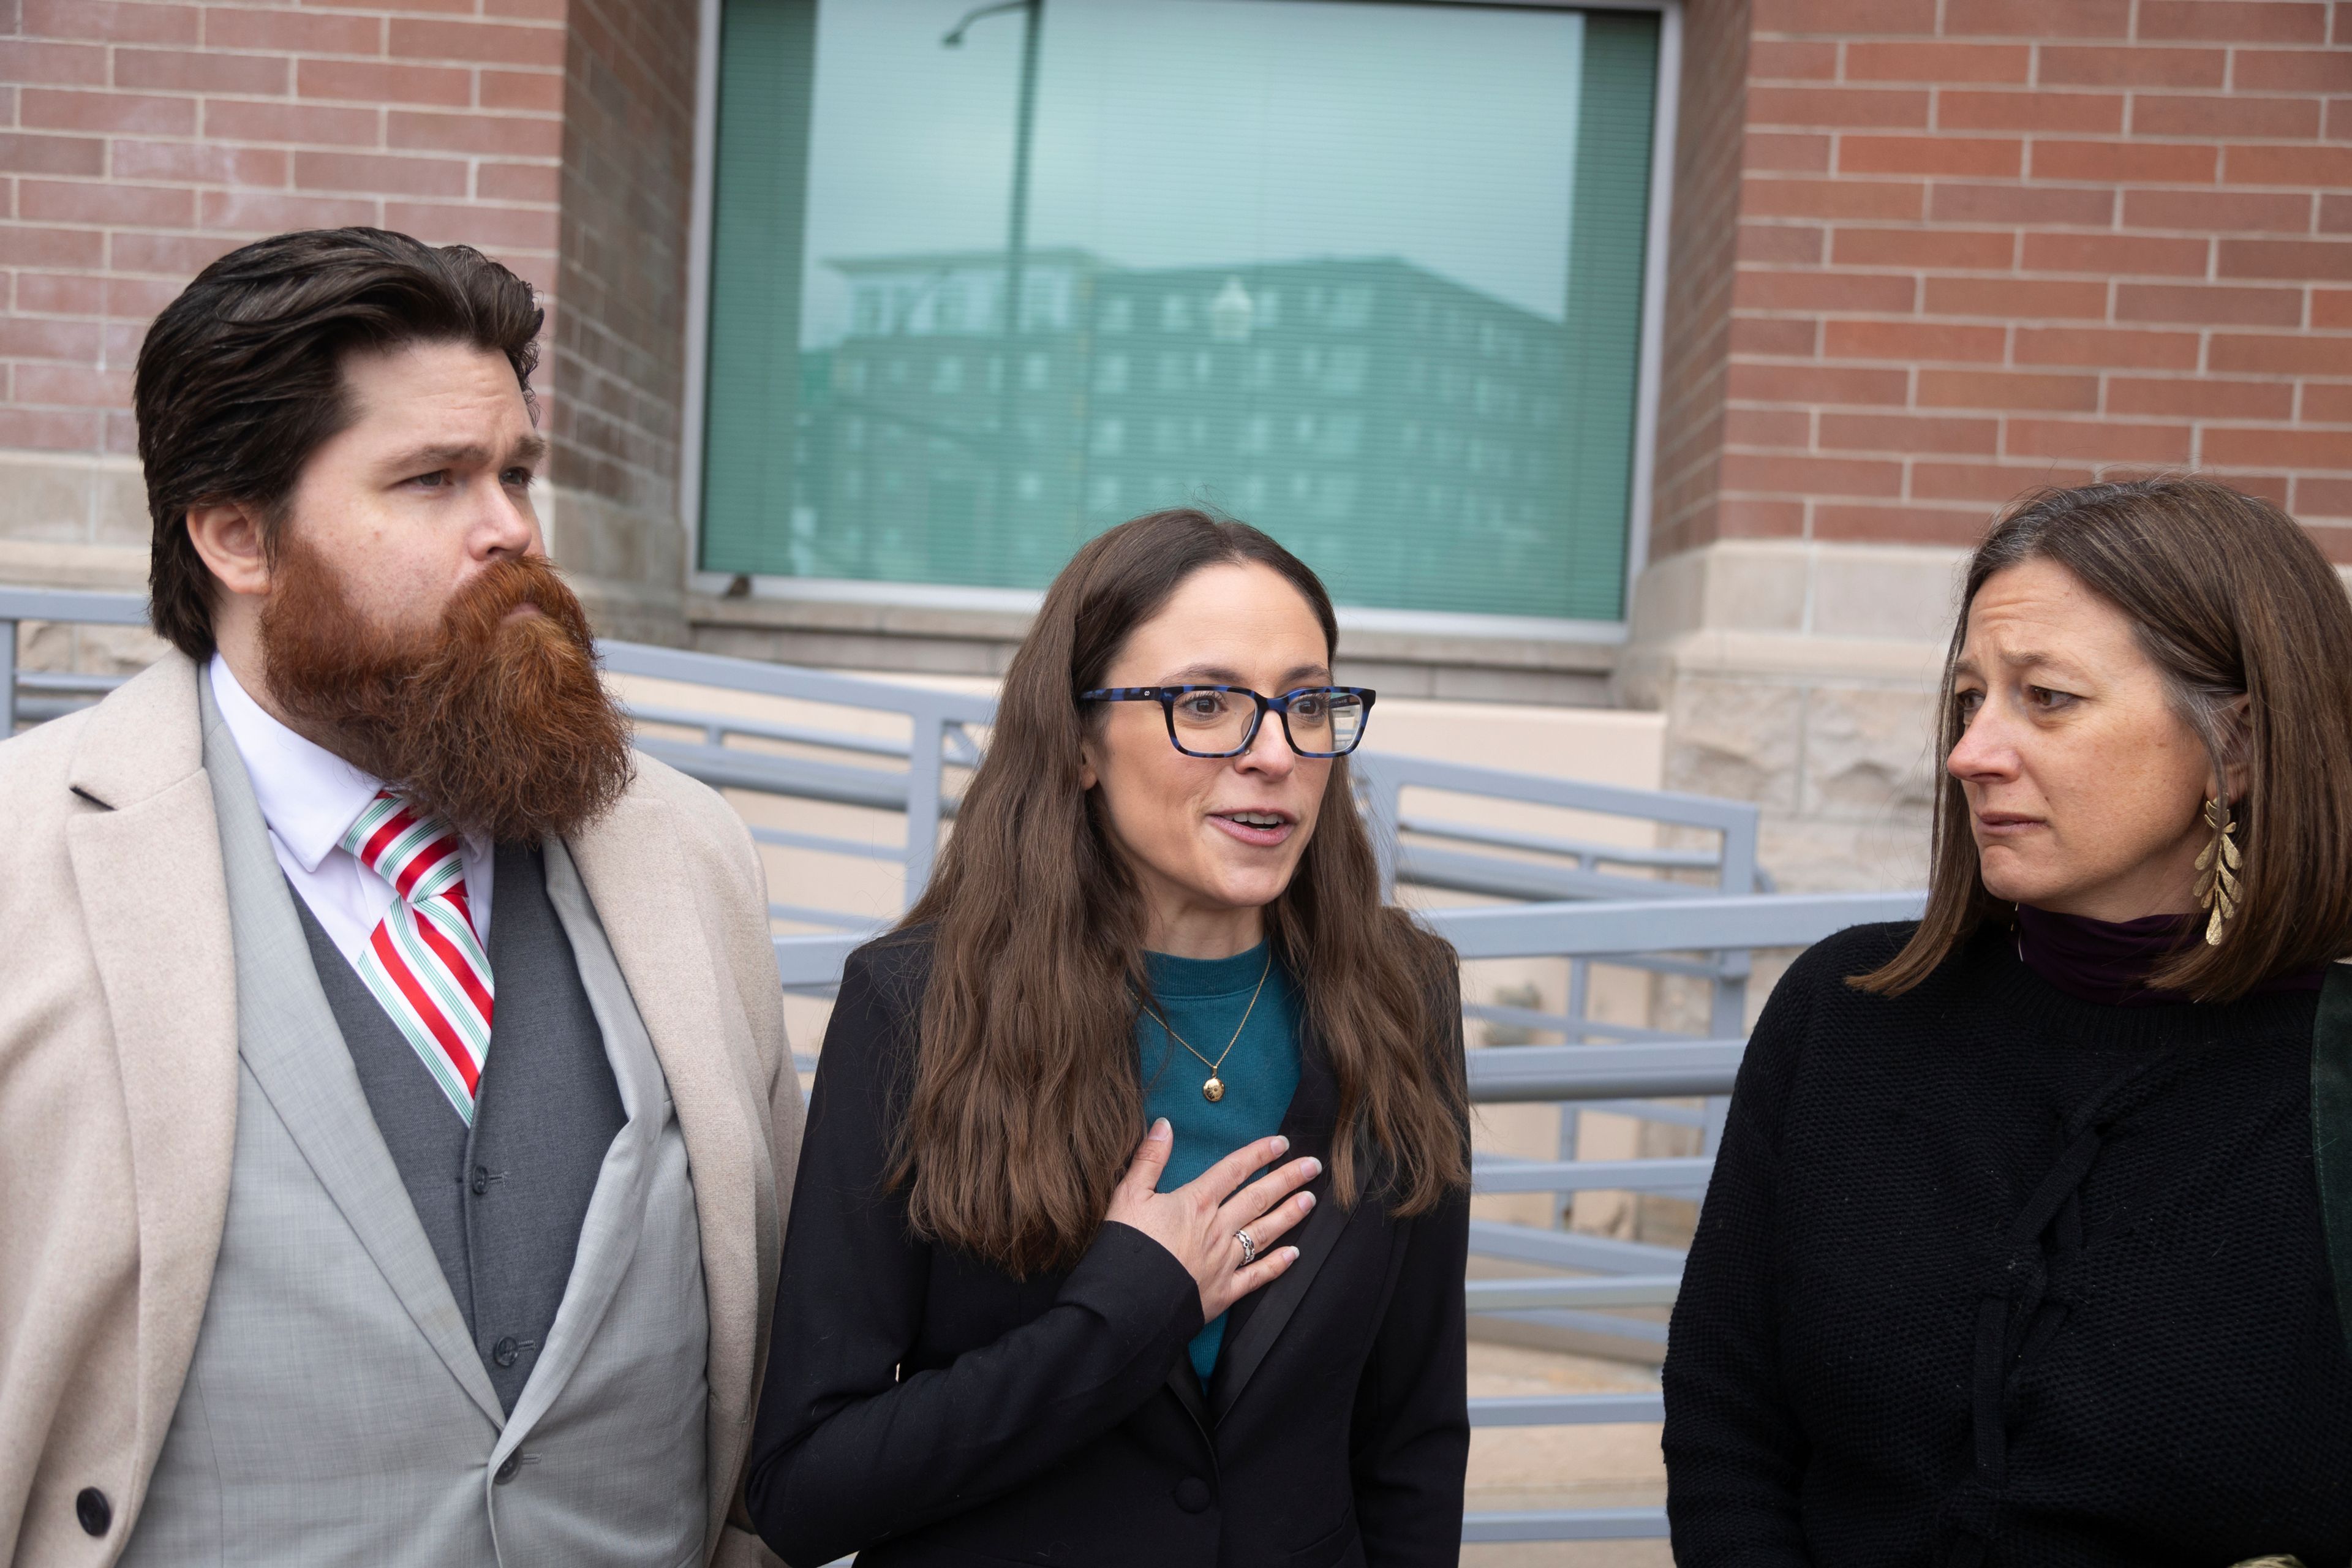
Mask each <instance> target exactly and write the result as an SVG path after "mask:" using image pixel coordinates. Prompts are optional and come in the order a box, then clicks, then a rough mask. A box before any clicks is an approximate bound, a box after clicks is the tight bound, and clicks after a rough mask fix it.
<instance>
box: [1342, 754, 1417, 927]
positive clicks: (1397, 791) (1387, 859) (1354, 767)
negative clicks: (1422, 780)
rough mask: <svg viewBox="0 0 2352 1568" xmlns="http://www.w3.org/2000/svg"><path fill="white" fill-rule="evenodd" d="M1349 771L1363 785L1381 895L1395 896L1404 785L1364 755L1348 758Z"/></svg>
mask: <svg viewBox="0 0 2352 1568" xmlns="http://www.w3.org/2000/svg"><path fill="white" fill-rule="evenodd" d="M1348 771H1349V773H1350V774H1351V775H1352V776H1353V777H1354V779H1355V780H1356V781H1357V782H1358V783H1359V784H1360V785H1361V786H1362V789H1363V802H1364V815H1365V816H1366V817H1368V818H1369V819H1370V820H1368V821H1367V822H1366V823H1365V824H1364V826H1365V829H1366V830H1367V831H1368V832H1370V834H1371V836H1372V856H1373V858H1374V859H1375V860H1376V861H1377V862H1378V863H1379V866H1380V872H1381V898H1382V899H1383V900H1386V899H1392V898H1394V897H1396V872H1397V836H1398V834H1399V833H1400V831H1401V829H1400V828H1399V827H1398V826H1397V824H1398V822H1399V820H1400V819H1401V818H1402V816H1403V813H1404V808H1403V805H1402V799H1403V795H1404V786H1403V785H1402V784H1398V783H1397V782H1396V780H1395V779H1393V778H1392V777H1391V776H1390V775H1389V772H1388V770H1387V769H1386V768H1383V767H1382V766H1381V764H1380V762H1379V759H1377V758H1372V757H1365V756H1361V755H1358V756H1354V757H1350V758H1349V759H1348Z"/></svg>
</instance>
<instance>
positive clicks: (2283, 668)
mask: <svg viewBox="0 0 2352 1568" xmlns="http://www.w3.org/2000/svg"><path fill="white" fill-rule="evenodd" d="M2032 560H2047V561H2053V562H2056V563H2058V564H2060V565H2062V566H2063V567H2065V568H2066V569H2067V570H2068V571H2069V572H2071V573H2072V574H2074V576H2075V577H2076V578H2077V579H2078V580H2079V581H2080V582H2081V583H2082V584H2083V585H2084V587H2086V588H2088V589H2089V590H2090V591H2091V592H2093V593H2095V594H2096V595H2099V596H2100V597H2101V598H2103V599H2105V600H2106V601H2107V602H2108V603H2109V604H2111V605H2115V606H2116V608H2117V609H2119V610H2121V611H2122V612H2123V613H2124V614H2125V616H2127V617H2129V619H2130V620H2131V623H2132V625H2133V627H2134V629H2135V630H2136V632H2137V635H2138V640H2139V645H2140V647H2141V649H2142V651H2144V652H2145V653H2146V654H2147V657H2148V658H2149V659H2150V660H2151V661H2153V662H2154V663H2155V665H2156V667H2157V668H2158V671H2159V672H2160V673H2161V674H2162V676H2163V679H2164V682H2165V686H2166V689H2167V691H2168V695H2169V697H2170V700H2171V701H2172V704H2173V708H2174V710H2175V711H2177V712H2178V713H2179V715H2180V717H2181V718H2182V719H2183V720H2184V721H2186V722H2187V723H2188V724H2189V727H2190V729H2192V730H2193V731H2195V732H2196V733H2197V735H2198V737H2199V738H2200V740H2201V741H2202V742H2204V745H2205V749H2206V752H2207V753H2208V755H2209V756H2210V759H2211V762H2212V766H2213V772H2214V773H2215V775H2216V776H2217V777H2226V776H2228V774H2227V769H2228V768H2229V766H2230V765H2231V764H2232V763H2236V764H2238V765H2240V766H2241V767H2242V769H2243V778H2244V791H2245V793H2244V795H2242V797H2241V798H2240V799H2239V800H2238V801H2237V802H2236V803H2235V804H2234V810H2235V814H2236V817H2237V822H2238V837H2239V840H2240V843H2241V845H2242V848H2243V850H2244V865H2243V867H2242V869H2241V872H2240V876H2239V884H2240V889H2241V893H2242V897H2241V899H2240V900H2239V904H2238V910H2237V913H2236V914H2235V915H2234V916H2233V917H2232V918H2231V920H2230V921H2229V922H2228V925H2227V927H2226V929H2225V931H2224V932H2223V935H2222V938H2221V942H2220V943H2219V944H2218V945H2210V944H2208V943H2206V942H2198V943H2196V944H2194V946H2193V947H2191V948H2189V949H2188V950H2187V951H2185V952H2182V953H2181V954H2180V955H2179V956H2178V957H2176V958H2174V959H2172V960H2171V961H2170V962H2168V963H2166V964H2165V965H2164V966H2163V967H2161V968H2159V969H2158V971H2157V972H2156V973H2155V974H2154V975H2153V976H2151V979H2152V982H2153V983H2154V984H2157V985H2158V986H2161V987H2164V988H2166V989H2168V990H2177V991H2181V992H2184V993H2186V994H2189V995H2190V996H2192V997H2194V998H2196V999H2198V1000H2200V1001H2228V1000H2231V999H2232V998H2235V997H2238V996H2242V995H2243V994H2245V993H2246V992H2247V991H2248V990H2249V989H2251V988H2252V986H2254V985H2256V984H2259V983H2261V982H2262V981H2263V980H2264V979H2267V978H2268V977H2270V976H2271V975H2273V974H2276V973H2281V972H2283V971H2286V970H2291V969H2299V968H2305V967H2309V966H2311V965H2314V964H2318V963H2326V962H2328V961H2330V960H2333V959H2336V958H2340V957H2342V956H2344V955H2345V953H2346V952H2347V951H2352V601H2347V596H2346V591H2345V585H2344V583H2343V582H2342V580H2341V579H2339V578H2338V577H2337V575H2336V570H2335V568H2334V567H2332V566H2330V565H2329V564H2328V563H2327V559H2326V557H2325V556H2324V555H2322V554H2321V553H2320V552H2319V548H2318V546H2317V545H2315V543H2313V542H2312V540H2311V537H2310V535H2308V534H2306V533H2305V531H2303V530H2302V529H2301V528H2300V527H2298V526H2297V525H2296V524H2295V521H2294V519H2293V518H2291V517H2289V516H2287V514H2286V513H2285V512H2284V511H2282V510H2279V508H2277V507H2276V506H2273V505H2272V504H2271V503H2270V502H2269V501H2266V500H2260V499H2258V498H2256V497H2253V496H2249V495H2245V494H2242V493H2241V492H2239V491H2237V490H2234V489H2230V488H2229V487H2228V486H2226V485H2221V484H2217V483H2215V482H2213V481H2212V480H2210V479H2193V478H2185V477H2179V476H2164V477H2158V478H2150V479H2134V480H2130V481H2126V482H2116V483H2107V484H2095V485H2084V486H2082V487H2080V488H2077V489H2050V490H2043V491H2041V492H2039V493H2037V494H2034V495H2031V496H2028V497H2026V498H2025V499H2024V500H2021V501H2020V502H2019V503H2018V504H2017V505H2015V506H2014V507H2012V508H2011V510H2009V511H2008V512H2007V513H2006V514H2005V515H2004V516H2002V517H2001V519H2000V521H1998V522H1996V523H1995V524H1994V525H1993V527H1992V530H1991V531H1990V532H1989V533H1988V534H1987V535H1986V536H1985V539H1984V541H1983V542H1982V543H1980V544H1979V545H1978V546H1977V550H1976V553H1975V554H1974V555H1973V556H1971V557H1970V558H1969V567H1968V574H1967V577H1966V579H1965V583H1964V586H1963V589H1962V593H1961V598H1960V607H1959V617H1958V623H1957V624H1956V625H1955V626H1954V627H1953V629H1952V641H1951V649H1950V652H1949V654H1948V656H1947V658H1946V659H1945V663H1944V679H1943V684H1942V688H1941V691H1940V693H1939V701H1938V709H1937V752H1936V755H1937V761H1938V762H1939V763H1940V761H1941V760H1942V759H1943V758H1945V757H1948V756H1949V755H1950V754H1951V752H1952V748H1953V747H1954V746H1956V745H1958V742H1959V738H1960V731H1961V730H1962V728H1963V725H1962V723H1961V721H1960V717H1959V711H1958V705H1957V703H1956V701H1955V700H1954V693H1953V666H1954V665H1955V664H1956V663H1957V662H1958V658H1959V655H1960V649H1961V647H1962V645H1963V644H1964V643H1965V641H1966V640H1967V636H1968V623H1969V606H1970V605H1973V604H1974V603H1975V601H1976V595H1977V592H1978V590H1979V589H1980V588H1982V587H1983V586H1984V584H1985V581H1986V580H1987V579H1988V578H1990V576H1992V574H1994V573H1996V572H1999V571H2001V570H2002V569H2003V568H2005V567H2010V566H2014V565H2018V564H2020V563H2023V562H2027V561H2032ZM2241 699H2242V701H2241ZM2241 713H2242V717H2241ZM2010 910H2011V905H2009V904H2008V903H2007V902H2005V901H2003V900H1998V899H1996V898H1994V897H1993V896H1992V894H1991V893H1990V892H1989V891H1988V890H1987V889H1986V888H1985V885H1984V882H1983V879H1982V878H1981V877H1980V876H1979V871H1978V860H1977V847H1976V840H1975V836H1974V835H1973V833H1972V832H1971V831H1970V828H1969V806H1968V800H1967V797H1966V795H1964V793H1963V792H1962V789H1961V786H1960V784H1959V782H1958V780H1957V779H1954V778H1952V777H1951V776H1950V775H1949V774H1948V773H1947V774H1946V775H1945V777H1944V779H1943V781H1942V784H1941V786H1940V787H1939V788H1938V790H1937V795H1936V809H1935V826H1934V830H1933V841H1932V847H1931V850H1930V869H1929V873H1928V889H1927V914H1926V916H1925V918H1924V919H1923V920H1922V921H1920V923H1919V928H1918V931H1916V933H1915V934H1914V935H1913V936H1912V938H1911V940H1910V942H1908V943H1907V944H1906V945H1905V947H1904V948H1903V950H1902V951H1901V952H1898V953H1896V954H1895V957H1894V958H1893V959H1891V960H1890V961H1888V962H1887V963H1885V964H1883V965H1881V966H1880V967H1879V968H1877V969H1874V970H1873V971H1871V972H1870V973H1867V974H1861V975H1856V976H1854V977H1853V980H1852V982H1851V984H1854V985H1857V986H1859V987H1861V988H1862V989H1864V990H1866V991H1874V992H1879V993H1882V994H1888V995H1895V994H1901V993H1903V992H1906V991H1908V990H1910V989H1911V988H1912V987H1914V986H1916V985H1917V984H1919V983H1920V982H1921V981H1923V980H1925V979H1926V978H1927V975H1928V974H1929V973H1931V972H1932V971H1933V970H1934V969H1935V968H1936V966H1937V964H1939V963H1942V962H1943V961H1944V960H1945V959H1946V958H1947V957H1948V956H1950V955H1951V953H1952V952H1955V951H1956V950H1957V949H1958V947H1960V946H1961V944H1963V943H1964V942H1967V941H1968V940H1969V937H1970V936H1971V935H1972V934H1973V933H1974V932H1975V931H1977V929H1978V928H1979V926H1981V925H1982V924H1983V923H1984V922H1985V921H1986V920H1987V919H1988V918H1997V917H2005V916H2006V915H2007V914H2008V913H2009V911H2010Z"/></svg>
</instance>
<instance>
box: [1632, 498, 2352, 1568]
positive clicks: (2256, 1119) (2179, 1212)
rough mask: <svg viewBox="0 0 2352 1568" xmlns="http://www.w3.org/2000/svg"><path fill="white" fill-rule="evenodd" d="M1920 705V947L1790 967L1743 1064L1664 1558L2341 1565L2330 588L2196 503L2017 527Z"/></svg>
mask: <svg viewBox="0 0 2352 1568" xmlns="http://www.w3.org/2000/svg"><path fill="white" fill-rule="evenodd" d="M1941 714H1942V717H1941V735H1940V741H1939V751H1940V753H1941V755H1942V758H1943V763H1944V769H1945V772H1946V773H1947V775H1948V777H1947V779H1946V781H1945V783H1944V785H1943V788H1942V790H1941V791H1940V793H1939V794H1938V795H1937V802H1936V815H1935V826H1934V840H1933V848H1932V856H1931V870H1930V873H1929V876H1930V882H1929V889H1928V896H1927V914H1926V918H1925V919H1924V920H1922V921H1917V922H1914V923H1907V924H1902V925H1885V926H1865V927H1860V928H1857V929H1855V930H1853V931H1845V932H1843V933H1842V934H1840V935H1838V936H1834V937H1832V938H1830V939H1829V940H1827V941H1825V942H1822V943H1820V944H1819V945H1817V946H1815V947H1814V948H1813V949H1812V950H1811V952H1807V953H1806V954H1805V955H1804V956H1803V957H1802V958H1801V959H1799V960H1798V961H1797V963H1796V964H1795V965H1794V966H1793V967H1791V968H1790V971H1789V973H1788V974H1787V976H1786V977H1785V978H1784V979H1783V980H1782V981H1781V982H1780V985H1779V986H1778V987H1777V988H1776V989H1775V990H1774V992H1773V994H1772V999H1771V1002H1770V1003H1769V1005H1767V1006H1766V1008H1765V1010H1764V1016H1763V1017H1762V1019H1761V1020H1760V1021H1759V1023H1758V1025H1757V1026H1756V1031H1755V1034H1754V1036H1753V1037H1752V1038H1751V1040H1750V1041H1749V1043H1748V1055H1747V1058H1746V1060H1745V1061H1744V1062H1743V1064H1742V1065H1741V1068H1740V1072H1739V1081H1738V1089H1737V1091H1736V1093H1735V1094H1734V1096H1733V1098H1732V1102H1731V1112H1730V1117H1729V1121H1728V1123H1727V1126H1726V1128H1725V1131H1724V1135H1723V1141H1722V1145H1721V1151H1720V1153H1719V1154H1718V1156H1717V1163H1716V1169H1715V1175H1714V1179H1713V1181H1712V1183H1711V1184H1710V1185H1709V1187H1708V1189H1707V1196H1706V1208H1705V1209H1704V1211H1703V1212H1702V1215H1701V1218H1700V1222H1699V1228H1698V1233H1697V1236H1696V1239H1695V1241H1694V1242H1693V1244H1692V1247H1691V1254H1690V1260H1689V1263H1688V1265H1687V1267H1686V1268H1685V1272H1684V1276H1683V1288H1682V1293H1681V1296H1680V1299H1679V1300H1677V1301H1676V1302H1675V1313H1674V1321H1673V1325H1672V1329H1671V1331H1670V1338H1669V1342H1668V1348H1667V1354H1666V1363H1665V1374H1664V1375H1665V1404H1666V1424H1665V1457H1666V1473H1667V1481H1668V1491H1667V1511H1668V1514H1669V1515H1670V1517H1671V1519H1672V1522H1673V1528H1674V1544H1675V1561H1676V1562H1677V1563H1683V1564H1685V1568H1708V1565H1712V1564H1723V1565H1726V1568H1728V1565H1730V1564H1738V1568H1774V1565H1777V1568H1796V1565H1799V1564H1807V1565H1818V1568H1849V1565H1851V1568H1902V1565H1908V1564H1917V1565H1921V1568H1925V1565H1927V1564H1937V1565H1947V1564H1948V1565H1951V1568H1988V1565H1992V1564H2027V1563H2031V1564H2036V1565H2050V1568H2162V1565H2171V1564H2178V1565H2179V1568H2191V1565H2194V1568H2222V1565H2224V1564H2229V1563H2241V1562H2248V1561H2251V1560H2254V1559H2258V1558H2260V1559H2264V1560H2267V1561H2284V1559H2285V1558H2286V1557H2287V1556H2289V1555H2290V1554H2291V1555H2292V1556H2293V1557H2295V1558H2299V1559H2300V1560H2301V1561H2302V1562H2303V1563H2309V1564H2311V1565H2312V1568H2318V1565H2319V1564H2321V1563H2343V1562H2345V1561H2346V1559H2347V1556H2352V1357H2347V1347H2346V1338H2345V1331H2344V1323H2343V1313H2344V1310H2345V1305H2346V1304H2345V1303H2343V1302H2341V1301H2339V1300H2337V1299H2336V1291H2335V1288H2334V1285H2333V1284H2332V1282H2331V1273H2330V1268H2329V1264H2328V1257H2327V1244H2326V1220H2325V1219H2324V1218H2323V1205H2322V1202H2321V1194H2320V1186H2319V1183H2318V1181H2317V1179H2316V1176H2315V1166H2314V1140H2313V1133H2314V1113H2313V1105H2314V1098H2313V1093H2314V1077H2313V1068H2314V1059H2315V1058H2314V1047H2315V1037H2314V1029H2315V1023H2322V1024H2324V1023H2326V1009H2324V1008H2323V1006H2322V1004H2321V1001H2320V993H2321V991H2322V988H2323V986H2325V987H2326V990H2327V995H2328V999H2329V1003H2330V1004H2331V1005H2334V1004H2336V1002H2337V999H2338V997H2339V994H2340V993H2339V992H2338V990H2337V987H2339V986H2340V985H2342V984H2344V982H2345V977H2344V976H2343V975H2342V973H2340V972H2339V973H2338V975H2337V977H2336V978H2333V979H2331V978H2329V973H2330V965H2331V963H2332V961H2334V960H2336V959H2339V958H2342V957H2344V956H2345V955H2346V954H2347V952H2352V604H2347V599H2346V595H2345V586H2344V584H2343V583H2342V582H2341V581H2340V580H2339V579H2338V577H2337V575H2336V571H2335V569H2334V568H2333V567H2331V566H2330V565H2329V564H2328V563H2327V562H2326V559H2325V558H2324V557H2323V556H2322V555H2321V554H2320V552H2319V550H2318V549H2317V547H2316V546H2315V545H2314V543H2313V542H2312V541H2311V539H2310V538H2309V536H2308V535H2306V534H2305V532H2304V531H2303V530H2302V529H2300V528H2298V527H2297V526H2296V525H2295V523H2294V521H2293V520H2292V519H2290V518H2289V517H2287V516H2286V515H2285V514H2284V512H2282V511H2280V510H2278V509H2277V508H2276V507H2274V506H2272V505H2270V504H2269V503H2268V502H2265V501H2262V500H2254V499H2252V498H2251V497H2248V496H2244V495H2241V494H2239V493H2237V492H2236V491H2234V490H2231V489H2226V488H2224V487H2222V486H2221V485H2218V484H2214V483H2211V482H2210V481H2206V480H2200V479H2173V478H2163V479H2141V480H2136V481H2132V482H2129V483H2111V484H2097V485H2091V486H2087V487H2084V488H2082V489H2069V490H2056V491H2050V492H2046V493H2043V494H2041V495H2038V496H2035V497H2032V498H2030V499H2028V500H2026V501H2024V502H2023V503H2022V504H2021V505H2019V506H2018V507H2016V508H2015V509H2014V510H2011V512H2010V513H2009V514H2008V515H2007V516H2006V517H2004V518H2003V519H2002V520H2001V521H2000V522H1999V523H1997V524H1996V525H1995V526H1994V527H1993V529H1992V531H1990V534H1988V535H1987V537H1986V538H1985V540H1984V542H1982V543H1981V544H1980V545H1979V546H1978V548H1977V551H1976V553H1975V555H1974V556H1973V558H1972V559H1971V560H1970V561H1969V567H1968V574H1967V578H1966V583H1965V587H1964V592H1963V598H1962V601H1961V605H1960V613H1959V619H1958V625H1957V626H1956V627H1955V629H1954V631H1953V634H1952V645H1951V652H1950V656H1949V658H1948V664H1947V667H1946V673H1945V678H1944V683H1943V702H1942V709H1941ZM2321 1120H2322V1121H2323V1122H2325V1121H2326V1118H2322V1119H2321ZM2321 1131H2323V1132H2324V1133H2326V1135H2327V1136H2328V1137H2329V1138H2333V1139H2341V1138H2344V1137H2346V1136H2347V1131H2352V1130H2347V1129H2346V1128H2343V1127H2333V1126H2326V1125H2323V1127H2322V1129H2321ZM2339 1217H2341V1218H2342V1219H2344V1220H2346V1221H2352V1215H2345V1216H2339Z"/></svg>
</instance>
